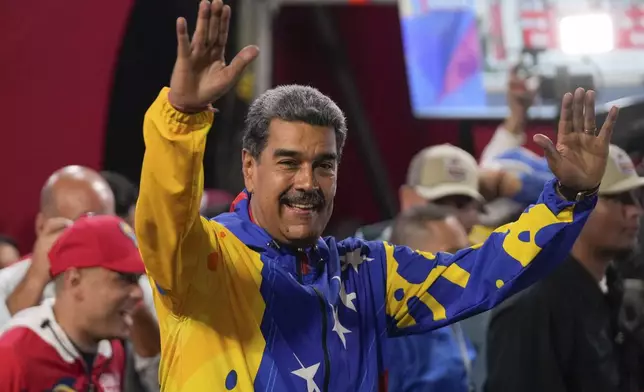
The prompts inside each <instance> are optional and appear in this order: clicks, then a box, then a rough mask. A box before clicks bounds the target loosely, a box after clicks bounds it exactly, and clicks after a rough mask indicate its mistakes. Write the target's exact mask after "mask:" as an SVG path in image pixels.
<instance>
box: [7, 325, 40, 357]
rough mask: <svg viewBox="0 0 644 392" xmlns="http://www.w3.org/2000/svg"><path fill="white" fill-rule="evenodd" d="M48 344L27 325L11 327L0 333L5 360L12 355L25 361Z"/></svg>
mask: <svg viewBox="0 0 644 392" xmlns="http://www.w3.org/2000/svg"><path fill="white" fill-rule="evenodd" d="M48 346H49V345H48V344H47V343H46V342H45V341H44V340H43V339H42V338H41V337H40V336H38V334H37V333H35V332H34V331H32V330H31V328H28V327H25V326H15V327H10V328H8V329H7V330H6V331H4V332H3V333H2V335H0V353H1V354H0V356H2V357H3V359H5V360H6V359H7V358H6V357H7V356H10V357H14V358H16V360H18V359H19V360H20V361H21V362H24V361H26V360H28V359H29V358H30V357H32V356H34V355H38V354H40V353H42V352H43V351H44V350H46V348H47V347H48Z"/></svg>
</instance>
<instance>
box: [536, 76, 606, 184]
mask: <svg viewBox="0 0 644 392" xmlns="http://www.w3.org/2000/svg"><path fill="white" fill-rule="evenodd" d="M617 114H618V109H617V107H612V108H611V110H610V112H609V113H608V116H607V118H606V121H605V122H604V125H603V126H602V128H601V129H600V130H599V132H598V131H597V125H596V123H595V92H594V91H592V90H589V91H585V90H584V89H583V88H578V89H577V90H576V91H575V93H574V95H573V94H571V93H566V94H565V95H564V97H563V99H562V102H561V119H560V121H559V127H558V131H557V144H556V146H555V145H554V144H553V142H552V141H551V140H550V139H549V138H548V137H547V136H545V135H541V134H539V135H535V137H534V141H535V142H536V143H537V144H539V145H540V146H541V147H542V148H543V149H544V151H545V155H546V158H547V160H548V166H550V170H552V173H553V174H554V175H555V176H556V177H557V179H558V180H559V182H560V183H561V184H562V185H563V186H566V187H568V188H570V189H573V190H576V191H587V190H591V189H594V188H596V187H597V186H599V183H600V182H601V179H602V177H603V176H604V170H605V169H606V160H607V159H608V147H609V145H610V139H611V136H612V134H613V128H614V126H615V121H616V120H617Z"/></svg>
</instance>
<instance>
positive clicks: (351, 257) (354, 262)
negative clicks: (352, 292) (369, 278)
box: [340, 249, 373, 273]
mask: <svg viewBox="0 0 644 392" xmlns="http://www.w3.org/2000/svg"><path fill="white" fill-rule="evenodd" d="M340 261H341V262H342V263H343V264H342V271H344V270H346V269H347V268H349V265H350V266H352V267H353V270H354V271H356V273H357V272H358V266H360V264H362V263H364V262H365V261H373V259H372V258H371V257H367V256H366V255H364V256H363V255H361V254H360V249H356V250H354V251H353V252H349V253H347V254H346V255H344V256H342V257H340Z"/></svg>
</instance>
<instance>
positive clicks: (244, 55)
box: [169, 0, 259, 112]
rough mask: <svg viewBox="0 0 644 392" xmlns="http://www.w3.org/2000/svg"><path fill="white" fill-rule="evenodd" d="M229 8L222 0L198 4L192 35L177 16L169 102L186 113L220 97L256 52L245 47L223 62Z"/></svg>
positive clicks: (197, 109)
mask: <svg viewBox="0 0 644 392" xmlns="http://www.w3.org/2000/svg"><path fill="white" fill-rule="evenodd" d="M229 24H230V7H229V6H227V5H224V4H223V3H222V1H221V0H214V1H213V2H212V4H211V3H209V2H208V1H202V2H201V3H200V4H199V15H198V17H197V26H196V28H195V33H194V35H193V37H192V42H191V41H190V38H189V37H188V28H187V26H186V20H185V19H184V18H179V19H177V42H178V48H177V61H176V63H175V65H174V71H173V72H172V79H171V80H170V96H169V99H170V102H171V103H172V105H173V106H175V107H176V108H177V109H179V110H182V111H185V112H199V111H202V110H204V109H206V108H207V107H208V105H209V104H210V103H212V102H214V101H216V100H217V99H219V98H220V97H221V96H223V95H224V94H225V93H226V92H227V91H228V90H230V88H231V87H232V86H233V85H234V84H235V82H236V81H237V80H238V79H239V77H240V76H241V74H242V72H243V71H244V69H245V68H246V66H248V64H250V63H251V62H252V61H253V60H254V59H255V58H256V57H257V55H258V53H259V49H258V48H257V47H256V46H247V47H245V48H244V49H242V50H241V51H240V52H239V53H238V54H237V56H235V58H234V59H233V60H232V61H231V63H230V64H229V65H226V61H225V59H224V54H225V48H226V42H227V41H228V26H229Z"/></svg>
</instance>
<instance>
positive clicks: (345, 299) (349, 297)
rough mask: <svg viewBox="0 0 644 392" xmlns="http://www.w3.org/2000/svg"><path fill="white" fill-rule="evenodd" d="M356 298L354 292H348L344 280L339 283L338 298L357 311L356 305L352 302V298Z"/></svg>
mask: <svg viewBox="0 0 644 392" xmlns="http://www.w3.org/2000/svg"><path fill="white" fill-rule="evenodd" d="M354 299H356V293H348V294H347V290H346V287H344V282H342V283H341V284H340V300H341V301H342V303H343V304H344V306H346V307H347V308H349V309H351V310H353V311H354V312H357V310H356V306H355V305H354V303H353V300H354Z"/></svg>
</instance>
